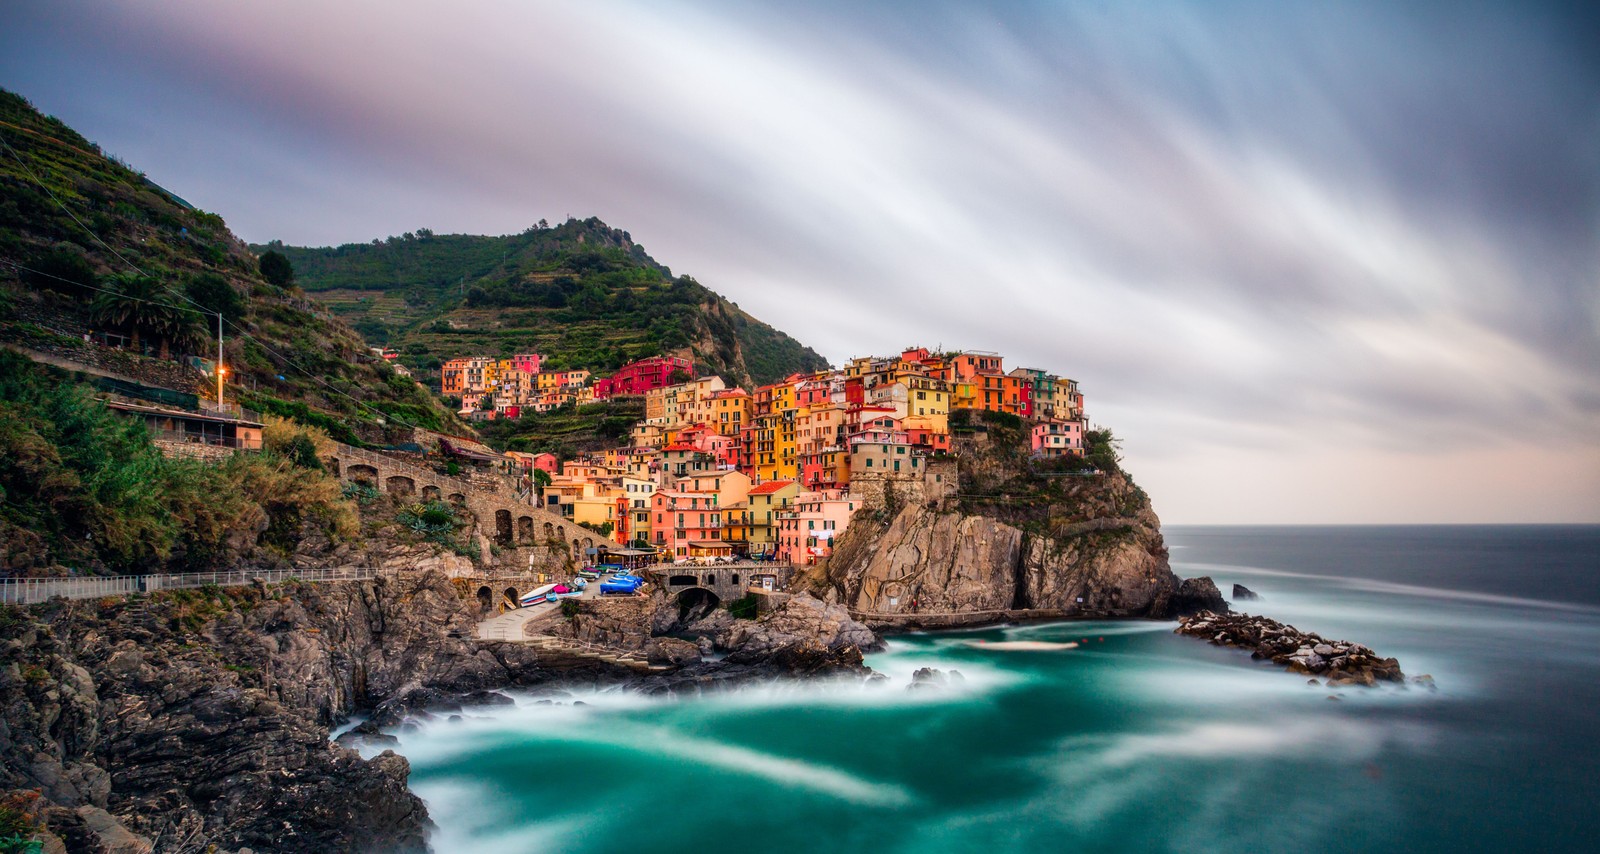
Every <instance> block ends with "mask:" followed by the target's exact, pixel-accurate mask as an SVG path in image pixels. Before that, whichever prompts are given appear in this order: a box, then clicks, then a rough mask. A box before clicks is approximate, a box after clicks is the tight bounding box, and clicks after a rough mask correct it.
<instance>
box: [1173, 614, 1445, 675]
mask: <svg viewBox="0 0 1600 854" xmlns="http://www.w3.org/2000/svg"><path fill="white" fill-rule="evenodd" d="M1174 631H1175V632H1176V633H1177V634H1180V635H1188V636H1189V637H1194V638H1201V639H1203V640H1207V641H1210V642H1211V643H1213V644H1215V645H1217V646H1232V647H1238V648H1240V649H1248V650H1250V657H1251V658H1253V659H1257V660H1263V659H1264V660H1268V661H1271V662H1272V663H1274V664H1280V665H1283V666H1284V667H1286V668H1288V670H1289V672H1291V673H1300V674H1304V675H1308V676H1312V677H1320V678H1323V679H1325V680H1327V683H1328V684H1329V685H1332V686H1340V685H1366V686H1372V685H1376V684H1378V683H1379V682H1392V683H1396V684H1402V685H1403V684H1405V681H1406V677H1405V674H1404V673H1403V672H1401V670H1400V662H1399V661H1398V660H1396V659H1393V658H1383V657H1381V656H1379V655H1378V654H1377V653H1376V652H1373V651H1372V650H1371V649H1369V648H1368V647H1365V646H1362V645H1361V644H1358V643H1351V642H1349V641H1343V640H1339V641H1334V640H1328V639H1326V638H1324V637H1322V636H1321V635H1318V634H1314V633H1311V632H1302V631H1300V630H1299V629H1297V628H1295V627H1294V626H1291V625H1288V624H1286V623H1280V622H1278V621H1277V620H1272V619H1268V618H1266V617H1256V616H1251V615H1250V614H1218V613H1216V612H1214V611H1201V612H1200V613H1198V614H1195V615H1194V616H1192V617H1180V618H1179V619H1178V628H1177V629H1175V630H1174ZM1416 681H1418V682H1419V683H1422V684H1432V681H1433V680H1432V678H1431V677H1427V676H1419V677H1417V680H1416Z"/></svg>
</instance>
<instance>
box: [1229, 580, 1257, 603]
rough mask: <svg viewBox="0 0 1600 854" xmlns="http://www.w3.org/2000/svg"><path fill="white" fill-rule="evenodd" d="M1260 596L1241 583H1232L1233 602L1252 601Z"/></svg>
mask: <svg viewBox="0 0 1600 854" xmlns="http://www.w3.org/2000/svg"><path fill="white" fill-rule="evenodd" d="M1260 598H1261V594H1259V593H1257V592H1255V591H1254V590H1251V589H1250V588H1248V587H1246V586H1244V585H1243V584H1235V585H1233V601H1235V602H1254V601H1255V600H1257V599H1260Z"/></svg>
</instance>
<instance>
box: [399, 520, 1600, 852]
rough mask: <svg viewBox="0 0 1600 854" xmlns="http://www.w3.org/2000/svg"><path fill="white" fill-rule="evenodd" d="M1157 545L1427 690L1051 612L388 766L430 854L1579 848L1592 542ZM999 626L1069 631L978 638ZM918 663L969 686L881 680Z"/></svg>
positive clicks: (1592, 800) (1594, 610) (479, 730)
mask: <svg viewBox="0 0 1600 854" xmlns="http://www.w3.org/2000/svg"><path fill="white" fill-rule="evenodd" d="M1166 533H1167V537H1168V542H1169V543H1170V544H1171V545H1172V547H1173V552H1172V558H1173V565H1174V569H1176V570H1177V572H1178V573H1179V574H1180V575H1184V576H1191V575H1210V576H1211V577H1212V578H1214V579H1215V580H1216V581H1217V583H1218V585H1219V586H1220V587H1222V589H1223V591H1224V593H1225V594H1226V593H1227V592H1228V591H1229V590H1230V588H1231V585H1232V584H1233V583H1235V582H1240V583H1243V584H1245V585H1247V586H1249V587H1250V588H1252V589H1254V590H1255V591H1256V592H1258V593H1260V594H1261V596H1262V600H1261V601H1260V602H1255V603H1247V604H1246V605H1245V607H1244V610H1247V611H1250V612H1252V613H1261V614H1265V615H1267V616H1271V617H1274V618H1276V619H1280V620H1284V621H1286V622H1289V623H1292V624H1294V625H1295V626H1298V627H1300V628H1302V629H1305V630H1309V631H1316V632H1318V633H1321V634H1323V635H1325V636H1329V637H1335V638H1344V639H1348V640H1353V641H1359V642H1361V643H1364V644H1367V645H1369V646H1372V647H1374V648H1376V649H1377V650H1378V652H1380V653H1382V654H1384V655H1393V656H1396V657H1398V658H1399V659H1400V661H1401V664H1402V665H1403V666H1404V668H1405V670H1406V672H1407V673H1408V674H1421V673H1428V674H1431V675H1432V676H1433V677H1434V679H1435V680H1436V681H1437V684H1438V690H1437V691H1436V692H1429V691H1426V690H1420V689H1416V688H1412V689H1395V688H1380V689H1369V690H1362V689H1348V690H1343V691H1336V692H1335V691H1330V690H1329V689H1327V688H1318V687H1311V686H1308V685H1307V684H1306V680H1305V679H1304V678H1303V677H1296V676H1291V675H1288V674H1286V673H1284V672H1283V671H1281V670H1279V669H1276V668H1272V667H1270V666H1267V665H1263V664H1259V663H1256V662H1252V661H1250V659H1249V657H1248V655H1246V654H1245V653H1242V652H1239V651H1236V650H1226V649H1220V648H1215V647H1212V646H1210V645H1207V644H1205V643H1201V642H1199V641H1196V640H1192V639H1189V638H1182V637H1178V636H1176V635H1173V634H1172V631H1171V630H1172V624H1170V623H1154V622H1132V623H1056V624H1043V625H1029V626H1023V627H1013V628H997V629H989V630H983V631H971V632H960V633H946V634H938V635H913V636H902V637H898V638H895V639H893V640H892V641H891V642H890V650H889V651H888V652H886V653H882V654H879V655H874V656H870V657H869V663H870V664H871V665H872V667H873V668H874V669H876V670H878V671H880V672H882V673H885V674H887V675H888V676H889V677H890V682H889V684H888V685H886V686H879V687H869V688H861V687H856V686H842V685H823V684H816V683H807V684H777V685H767V686H761V687H752V688H749V689H746V690H742V691H739V692H737V693H732V694H729V695H727V696H721V697H717V698H714V699H701V700H683V701H670V700H657V699H650V698H645V697H640V696H637V695H632V694H628V693H624V692H577V693H575V694H574V695H572V698H577V699H582V700H583V701H584V702H585V703H586V704H587V705H582V706H573V705H570V704H565V705H553V706H552V705H546V706H539V705H534V704H533V698H531V697H519V698H518V700H519V704H518V705H517V706H516V707H514V708H513V707H504V708H499V709H492V710H485V711H482V712H479V713H476V714H474V715H473V716H472V717H471V719H469V720H466V721H461V722H456V723H448V722H443V721H441V722H436V723H430V724H427V725H425V726H424V727H423V728H422V729H421V730H419V731H417V732H413V733H410V734H405V735H401V736H400V738H401V746H400V752H402V753H404V754H406V755H407V756H408V757H410V759H411V761H412V768H413V771H412V778H411V780H412V786H413V788H414V789H415V790H416V791H417V793H418V794H420V795H421V796H422V797H423V798H424V799H426V800H427V802H428V805H429V808H430V810H431V811H432V814H433V817H434V820H435V821H436V822H437V823H438V825H439V828H438V831H437V832H436V833H435V835H434V837H433V843H434V846H435V848H436V849H437V850H438V851H440V852H446V853H447V854H448V852H479V851H497V852H522V851H529V852H531V851H594V852H613V851H628V852H634V853H635V854H638V852H656V851H663V852H666V851H675V852H697V854H703V852H715V851H744V850H766V851H807V852H811V851H840V850H871V851H873V852H876V854H888V852H902V851H903V852H912V851H975V852H984V854H999V852H1007V851H1041V850H1051V851H1185V852H1187V851H1207V850H1219V851H1220V850H1227V851H1579V850H1590V851H1592V850H1596V848H1597V847H1600V527H1597V526H1559V527H1558V526H1539V527H1501V526H1494V527H1489V526H1485V527H1381V528H1378V527H1374V528H1365V527H1334V528H1317V527H1307V528H1243V527H1239V528H1211V527H1205V528H1199V527H1196V528H1186V527H1171V528H1168V529H1167V530H1166ZM1023 639H1026V640H1045V641H1066V640H1079V641H1084V640H1086V641H1087V643H1085V644H1084V645H1083V646H1082V647H1080V648H1078V649H1072V650H1054V651H1045V652H1036V651H1000V650H994V649H985V648H984V646H985V643H978V642H979V641H983V642H990V643H992V642H994V641H998V640H1023ZM923 666H932V667H938V668H941V669H946V670H948V669H951V668H954V669H957V670H959V671H961V673H962V674H963V675H964V676H965V683H964V685H963V686H961V687H959V688H954V689H951V690H947V691H938V692H932V691H919V692H909V691H907V690H906V685H907V684H908V683H909V681H910V675H911V672H912V671H913V670H915V669H916V668H918V667H923ZM1333 696H1336V697H1337V699H1330V697H1333Z"/></svg>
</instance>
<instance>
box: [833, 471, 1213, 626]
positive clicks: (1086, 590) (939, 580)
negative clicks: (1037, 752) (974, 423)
mask: <svg viewBox="0 0 1600 854" xmlns="http://www.w3.org/2000/svg"><path fill="white" fill-rule="evenodd" d="M1073 488H1074V489H1075V490H1077V491H1076V492H1075V493H1074V497H1073V502H1074V503H1073V504H1072V505H1071V511H1070V512H1068V510H1066V509H1064V508H1058V507H1056V506H1054V505H1049V504H1042V505H1028V506H1026V507H1010V508H999V509H997V508H996V507H993V506H978V507H969V508H965V509H963V508H960V507H956V506H951V505H948V504H941V503H937V502H935V503H933V504H912V505H908V506H905V507H902V508H899V509H898V511H897V512H895V513H894V514H893V515H892V516H891V517H889V518H881V517H874V515H873V514H871V513H867V512H863V513H860V514H858V515H857V517H856V518H855V520H853V521H852V524H851V525H850V527H849V528H848V529H846V530H845V532H844V533H843V534H842V535H840V536H839V538H838V539H837V541H836V542H835V544H834V553H833V555H832V556H831V557H830V558H829V559H828V560H827V561H826V562H824V564H823V565H821V566H820V567H819V568H818V569H817V570H815V571H814V572H813V573H812V575H811V576H810V578H809V581H810V583H811V584H812V585H813V589H815V590H817V591H819V592H824V591H825V592H826V595H830V596H833V597H836V598H837V599H838V600H839V601H842V602H844V603H846V604H847V605H848V606H849V607H850V608H851V609H852V610H853V611H855V612H857V613H859V614H871V615H875V616H878V617H888V618H894V617H901V618H905V619H913V618H915V617H916V615H919V614H923V615H926V614H981V613H984V612H993V613H995V614H997V615H999V614H1003V613H1004V612H1015V611H1019V610H1038V611H1046V612H1053V613H1057V614H1063V615H1070V614H1076V613H1082V614H1104V615H1107V616H1149V617H1167V616H1170V615H1171V614H1174V613H1184V612H1189V611H1193V610H1199V609H1204V608H1210V609H1213V610H1225V609H1226V608H1227V604H1226V603H1225V602H1223V601H1222V597H1221V594H1220V593H1218V592H1217V589H1216V585H1214V584H1212V583H1211V582H1210V580H1209V579H1191V580H1190V582H1189V583H1188V584H1187V586H1186V585H1185V583H1184V582H1182V581H1180V579H1179V578H1178V576H1176V575H1175V574H1173V572H1172V569H1171V567H1170V566H1169V565H1168V561H1167V549H1166V545H1165V543H1164V542H1163V540H1162V537H1161V528H1160V520H1158V519H1157V518H1156V515H1155V513H1154V512H1152V511H1151V510H1150V507H1149V502H1148V500H1146V499H1145V498H1144V496H1143V493H1142V492H1140V491H1139V490H1138V489H1137V487H1134V486H1133V485H1132V484H1131V482H1129V481H1128V480H1127V479H1126V478H1125V477H1124V476H1122V475H1120V474H1111V475H1106V476H1104V477H1102V478H1100V479H1098V481H1097V482H1096V483H1094V484H1093V485H1089V484H1084V485H1080V486H1076V487H1073ZM1083 516H1088V518H1081V517H1083ZM1002 517H1005V518H1002Z"/></svg>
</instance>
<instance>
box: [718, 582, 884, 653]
mask: <svg viewBox="0 0 1600 854" xmlns="http://www.w3.org/2000/svg"><path fill="white" fill-rule="evenodd" d="M802 643H809V644H815V645H817V646H820V647H822V648H823V649H827V650H835V651H836V650H841V649H845V648H849V647H853V648H855V649H857V650H863V651H871V650H876V649H879V648H881V645H882V642H881V641H879V640H878V636H877V635H875V634H873V633H872V630H871V629H869V628H867V627H866V626H865V625H862V624H861V623H859V622H856V621H855V620H854V619H852V618H851V617H850V611H849V610H848V609H846V608H845V607H844V606H843V605H829V604H827V603H825V602H823V601H822V600H821V599H818V598H816V597H815V596H811V595H810V594H805V593H802V594H798V595H796V596H793V597H791V598H790V599H789V601H787V602H785V603H783V605H782V606H780V607H779V608H778V609H777V610H775V611H772V612H770V613H768V614H766V615H764V616H762V617H761V618H760V619H758V620H753V621H752V620H737V621H735V624H734V625H733V626H732V627H730V628H728V629H727V630H725V631H724V632H723V633H722V634H720V635H718V636H717V646H718V647H720V648H722V649H726V650H729V651H730V652H736V653H742V654H743V655H744V656H745V657H746V658H749V657H750V656H759V655H763V654H770V653H772V652H775V651H776V650H779V649H783V648H785V647H790V646H795V645H797V644H802Z"/></svg>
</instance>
